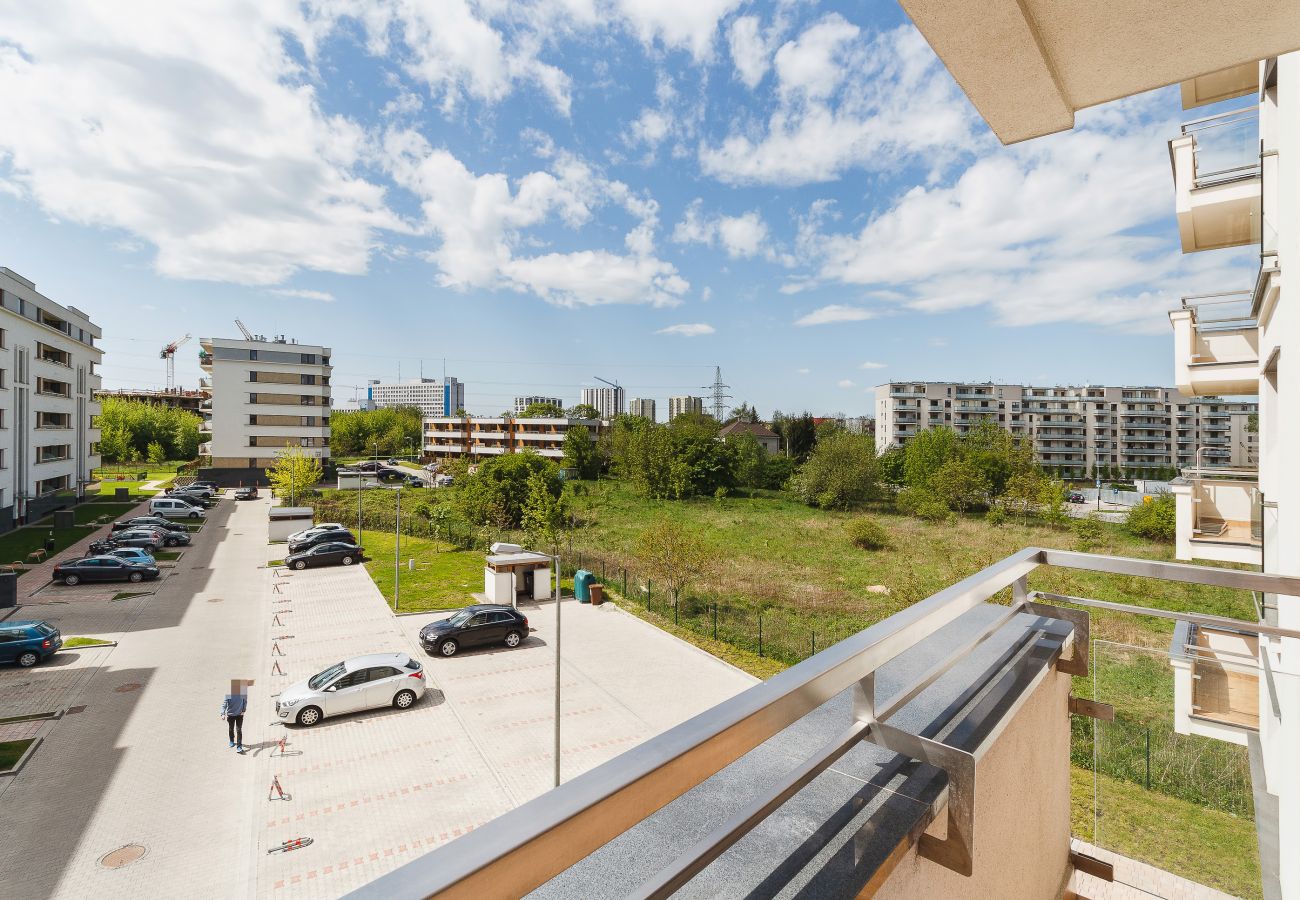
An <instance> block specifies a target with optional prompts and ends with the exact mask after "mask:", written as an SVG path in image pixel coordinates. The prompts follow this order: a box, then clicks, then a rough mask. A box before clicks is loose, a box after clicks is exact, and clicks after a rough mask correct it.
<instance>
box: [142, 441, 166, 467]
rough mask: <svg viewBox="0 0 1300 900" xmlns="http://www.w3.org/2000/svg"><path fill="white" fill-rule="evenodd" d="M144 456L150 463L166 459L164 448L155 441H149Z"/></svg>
mask: <svg viewBox="0 0 1300 900" xmlns="http://www.w3.org/2000/svg"><path fill="white" fill-rule="evenodd" d="M145 457H146V458H147V459H148V460H149V462H151V463H161V462H164V461H165V460H166V459H167V451H166V450H164V449H163V445H162V444H160V443H158V442H157V441H150V442H149V449H148V450H147V451H146V453H145Z"/></svg>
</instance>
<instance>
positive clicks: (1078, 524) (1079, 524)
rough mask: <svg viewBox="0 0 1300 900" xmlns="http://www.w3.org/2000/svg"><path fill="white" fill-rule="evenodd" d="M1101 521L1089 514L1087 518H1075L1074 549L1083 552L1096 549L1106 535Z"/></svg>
mask: <svg viewBox="0 0 1300 900" xmlns="http://www.w3.org/2000/svg"><path fill="white" fill-rule="evenodd" d="M1105 534H1106V533H1105V529H1103V528H1102V527H1101V522H1099V521H1097V520H1096V519H1094V518H1093V517H1092V516H1088V517H1087V518H1086V519H1075V520H1074V549H1076V550H1079V551H1081V552H1083V553H1088V552H1089V551H1091V550H1095V549H1096V548H1097V546H1098V545H1099V544H1101V542H1102V539H1103V538H1104V537H1105Z"/></svg>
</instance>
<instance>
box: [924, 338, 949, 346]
mask: <svg viewBox="0 0 1300 900" xmlns="http://www.w3.org/2000/svg"><path fill="white" fill-rule="evenodd" d="M926 343H927V344H929V345H930V346H931V347H947V346H948V339H947V338H942V337H932V338H930V339H929V340H928V341H926Z"/></svg>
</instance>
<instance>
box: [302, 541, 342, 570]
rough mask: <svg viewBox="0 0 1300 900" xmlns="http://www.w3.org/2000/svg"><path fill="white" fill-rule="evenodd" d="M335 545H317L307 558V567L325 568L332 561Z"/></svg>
mask: <svg viewBox="0 0 1300 900" xmlns="http://www.w3.org/2000/svg"><path fill="white" fill-rule="evenodd" d="M335 546H336V545H335V544H317V545H316V546H315V547H312V548H311V551H310V553H309V555H308V556H307V565H309V566H327V565H329V564H330V563H331V562H333V561H334V556H335V555H336V554H335V549H334V548H335Z"/></svg>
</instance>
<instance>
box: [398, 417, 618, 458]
mask: <svg viewBox="0 0 1300 900" xmlns="http://www.w3.org/2000/svg"><path fill="white" fill-rule="evenodd" d="M575 425H582V426H584V427H585V428H587V429H588V431H590V433H591V437H592V439H593V440H595V438H596V437H597V436H598V435H599V434H600V433H601V432H602V431H603V430H604V429H605V428H606V427H607V423H606V422H604V421H602V420H600V419H570V418H560V419H550V418H546V419H542V418H534V419H520V418H502V417H481V416H437V417H433V416H431V417H428V418H426V419H425V420H424V455H425V456H426V457H428V458H429V459H431V460H433V461H434V462H443V461H447V460H453V459H462V458H466V457H467V458H469V459H470V460H471V461H478V462H481V461H482V460H483V459H485V458H487V457H489V456H500V455H502V454H503V453H522V452H523V451H525V450H531V451H533V452H534V453H537V454H539V455H541V456H545V457H547V458H548V459H553V460H555V461H556V462H559V461H560V459H562V458H563V457H564V439H565V437H566V436H567V435H568V433H569V429H570V428H572V427H574V426H575Z"/></svg>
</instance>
